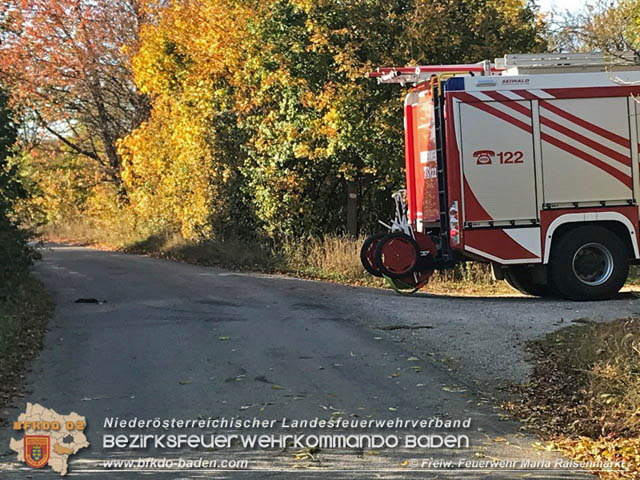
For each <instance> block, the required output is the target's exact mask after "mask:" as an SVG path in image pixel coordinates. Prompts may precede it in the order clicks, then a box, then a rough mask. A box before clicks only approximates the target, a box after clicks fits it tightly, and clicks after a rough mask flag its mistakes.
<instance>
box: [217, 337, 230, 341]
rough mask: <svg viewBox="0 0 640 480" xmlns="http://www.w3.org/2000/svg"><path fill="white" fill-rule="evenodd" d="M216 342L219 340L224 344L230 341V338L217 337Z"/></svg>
mask: <svg viewBox="0 0 640 480" xmlns="http://www.w3.org/2000/svg"><path fill="white" fill-rule="evenodd" d="M218 340H220V341H221V342H226V341H227V340H231V338H230V337H218Z"/></svg>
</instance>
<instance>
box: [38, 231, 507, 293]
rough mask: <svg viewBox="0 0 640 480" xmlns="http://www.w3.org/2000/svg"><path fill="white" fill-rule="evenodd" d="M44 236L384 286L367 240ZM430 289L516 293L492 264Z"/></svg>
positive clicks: (461, 271) (462, 268)
mask: <svg viewBox="0 0 640 480" xmlns="http://www.w3.org/2000/svg"><path fill="white" fill-rule="evenodd" d="M43 237H44V238H46V239H47V240H51V241H57V242H62V243H72V244H82V245H91V246H95V247H98V248H104V249H115V250H120V251H124V252H127V253H136V254H145V255H150V256H154V257H160V258H168V259H171V260H175V261H181V262H188V263H193V264H197V265H207V266H216V267H222V268H229V269H235V270H252V271H259V272H264V273H280V274H285V275H292V276H296V277H301V278H308V279H315V280H325V281H331V282H338V283H344V284H348V285H358V286H370V287H384V286H385V283H384V281H383V280H381V279H379V278H375V277H372V276H371V275H369V274H368V273H366V272H365V271H364V269H363V268H362V265H361V264H360V247H361V246H362V243H363V242H364V240H365V237H360V238H354V237H350V236H337V235H327V236H325V237H323V238H317V237H310V238H306V239H301V240H295V241H294V240H291V241H285V242H281V243H279V244H264V243H258V242H253V243H252V242H249V241H246V240H238V239H215V240H207V241H202V242H190V241H186V240H184V239H182V238H181V237H180V236H179V235H151V236H143V235H132V234H130V233H129V232H128V231H124V230H123V231H122V232H119V231H115V230H111V231H108V232H107V231H104V230H102V229H98V228H93V227H91V226H88V225H86V224H83V223H79V224H77V225H75V224H71V223H68V224H65V225H64V226H59V227H52V226H50V227H47V229H46V230H45V231H44V232H43ZM425 291H427V292H430V293H435V294H459V295H514V294H515V292H514V291H513V290H512V289H511V288H510V287H509V286H508V285H507V284H506V283H505V282H501V281H498V282H496V281H494V280H492V278H491V272H490V269H489V266H488V265H482V264H477V263H467V264H461V265H459V266H458V267H456V268H455V269H453V270H449V271H446V272H442V273H439V272H436V273H435V274H434V276H433V277H432V278H431V281H430V282H429V284H428V286H427V287H426V288H425Z"/></svg>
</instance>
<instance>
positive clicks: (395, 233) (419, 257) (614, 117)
mask: <svg viewBox="0 0 640 480" xmlns="http://www.w3.org/2000/svg"><path fill="white" fill-rule="evenodd" d="M369 76H370V77H372V78H377V80H378V82H379V83H397V84H401V85H411V86H412V88H411V90H410V91H409V93H408V94H407V96H406V99H405V108H404V117H405V118H404V120H405V167H406V190H403V191H401V192H399V193H398V194H396V195H395V197H394V198H395V200H396V216H395V219H394V220H393V222H392V223H391V224H389V225H387V224H383V225H385V226H386V227H387V231H386V232H384V233H379V234H377V235H374V236H372V237H370V238H369V239H367V241H366V242H365V244H364V245H363V248H362V255H361V258H362V262H363V266H364V267H365V268H366V269H367V270H368V271H369V272H370V273H371V274H373V275H377V276H385V277H386V278H387V279H389V280H390V281H392V282H393V284H394V285H395V286H396V287H398V288H411V289H417V288H420V287H422V286H423V285H425V284H426V283H427V282H428V280H429V277H430V276H431V274H432V273H433V271H434V270H435V269H440V270H442V269H446V268H451V267H453V266H454V265H456V264H457V263H459V262H462V261H469V260H475V261H479V262H485V263H490V264H491V265H492V270H493V273H494V276H495V278H496V279H504V280H506V281H507V282H508V283H509V284H510V285H511V286H513V287H514V288H516V289H518V290H520V291H522V292H524V293H526V294H530V295H535V296H560V297H564V298H569V299H573V300H591V299H592V300H599V299H606V298H611V297H612V296H614V295H615V294H616V293H617V292H618V291H619V289H620V288H621V287H622V286H623V284H624V283H625V281H626V279H627V275H628V271H629V265H630V264H631V263H635V262H637V261H638V260H639V259H640V252H639V250H638V228H639V227H638V220H639V219H638V195H639V193H640V171H639V157H638V149H639V145H638V142H639V128H640V122H639V121H638V114H640V103H639V102H638V100H637V98H636V96H639V95H640V67H638V59H636V58H633V57H632V56H630V55H627V54H623V55H620V56H606V55H603V54H544V55H542V54H541V55H507V56H505V57H504V58H501V59H497V60H496V61H495V62H494V63H491V62H489V61H485V62H481V63H478V64H470V65H437V66H420V67H403V68H394V67H390V68H380V69H378V71H376V72H374V73H371V74H369ZM381 223H382V222H381Z"/></svg>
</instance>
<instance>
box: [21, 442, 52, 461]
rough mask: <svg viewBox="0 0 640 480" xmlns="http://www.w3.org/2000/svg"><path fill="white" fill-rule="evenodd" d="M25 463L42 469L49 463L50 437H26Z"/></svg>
mask: <svg viewBox="0 0 640 480" xmlns="http://www.w3.org/2000/svg"><path fill="white" fill-rule="evenodd" d="M24 461H25V462H27V465H29V466H30V467H33V468H42V467H44V466H45V465H46V464H47V463H48V462H49V437H47V436H44V435H25V436H24Z"/></svg>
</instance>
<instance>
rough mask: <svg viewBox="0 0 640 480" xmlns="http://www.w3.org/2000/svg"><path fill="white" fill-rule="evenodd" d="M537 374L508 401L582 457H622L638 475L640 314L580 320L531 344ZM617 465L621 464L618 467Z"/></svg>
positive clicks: (530, 423) (621, 475)
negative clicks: (610, 319)
mask: <svg viewBox="0 0 640 480" xmlns="http://www.w3.org/2000/svg"><path fill="white" fill-rule="evenodd" d="M529 348H530V351H531V353H532V354H533V357H534V358H533V361H534V373H533V376H532V380H531V382H530V383H529V384H526V385H523V386H520V387H518V389H517V393H518V395H517V400H515V401H512V402H509V403H507V404H506V405H505V407H506V408H507V409H508V410H509V411H511V413H513V414H514V415H515V416H516V417H517V418H518V419H520V420H521V421H523V422H524V423H525V425H526V426H527V428H528V429H530V430H533V431H534V432H536V433H538V434H539V435H541V436H542V438H543V439H545V440H546V441H547V444H546V448H547V449H556V450H559V451H561V452H562V453H564V454H565V455H567V456H569V457H571V458H573V459H574V460H576V461H578V462H616V461H617V462H624V466H623V468H622V469H621V470H618V471H607V470H606V469H598V470H597V473H598V475H599V476H600V478H602V479H627V478H633V479H637V478H640V319H638V318H626V319H620V320H616V321H614V322H610V323H593V322H589V321H586V320H584V321H577V323H576V324H575V325H572V326H570V327H566V328H564V329H561V330H558V331H556V332H554V333H551V334H548V335H547V336H545V337H544V338H542V339H541V340H539V341H536V342H532V343H531V344H530V345H529ZM614 470H615V469H614Z"/></svg>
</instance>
